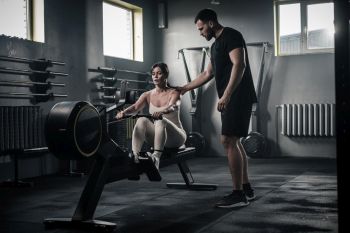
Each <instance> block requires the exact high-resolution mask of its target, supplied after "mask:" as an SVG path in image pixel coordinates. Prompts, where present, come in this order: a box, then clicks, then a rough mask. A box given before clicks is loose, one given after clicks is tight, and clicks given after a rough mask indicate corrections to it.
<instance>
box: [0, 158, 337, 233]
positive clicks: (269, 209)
mask: <svg viewBox="0 0 350 233" xmlns="http://www.w3.org/2000/svg"><path fill="white" fill-rule="evenodd" d="M249 163H250V165H249V166H250V174H251V183H252V184H253V187H254V188H255V190H256V194H257V199H256V200H255V201H253V202H251V204H250V205H249V206H247V207H244V208H240V209H218V208H214V207H213V205H214V204H215V202H216V201H217V200H219V199H220V198H221V197H222V196H223V195H226V194H227V193H229V192H230V189H231V182H230V176H229V173H228V168H227V165H226V159H225V158H198V159H193V160H190V161H188V164H189V165H190V167H191V170H192V173H193V176H194V178H195V180H196V181H197V182H202V183H215V184H218V189H217V190H215V191H190V190H177V189H169V188H167V187H166V183H167V182H176V181H181V179H182V178H181V175H180V173H179V172H178V169H177V166H176V165H172V166H168V167H164V168H161V174H162V177H163V179H162V181H161V182H150V181H148V180H147V178H146V177H145V176H143V177H142V178H141V180H140V181H129V180H122V181H119V182H114V183H111V184H107V185H106V186H105V189H104V192H103V194H102V197H101V199H100V202H99V205H98V207H97V210H96V213H95V218H96V219H99V220H104V221H109V222H113V223H116V224H117V229H116V230H115V232H123V233H150V232H157V233H169V232H179V233H187V232H188V233H195V232H196V233H197V232H198V233H199V232H200V233H219V232H220V233H225V232H227V233H233V232H238V233H251V232H252V233H253V232H254V233H264V232H267V233H279V232H280V233H288V232H313V233H315V232H338V211H337V181H336V161H335V160H332V159H297V158H293V159H292V158H285V159H250V160H249ZM30 180H31V181H33V182H34V184H35V185H34V187H32V188H1V189H0V232H1V233H3V232H4V233H17V232H21V233H22V232H31V233H32V232H33V233H36V232H37V233H41V232H49V233H51V232H52V233H66V232H70V233H71V232H94V231H93V230H87V231H86V230H85V231H81V230H71V229H49V230H48V229H45V228H44V225H43V220H44V219H45V218H48V217H71V216H72V214H73V212H74V210H75V207H76V203H77V202H78V200H79V197H80V192H81V190H82V187H83V185H84V184H85V181H86V177H83V178H79V177H65V176H47V177H39V178H35V179H30Z"/></svg>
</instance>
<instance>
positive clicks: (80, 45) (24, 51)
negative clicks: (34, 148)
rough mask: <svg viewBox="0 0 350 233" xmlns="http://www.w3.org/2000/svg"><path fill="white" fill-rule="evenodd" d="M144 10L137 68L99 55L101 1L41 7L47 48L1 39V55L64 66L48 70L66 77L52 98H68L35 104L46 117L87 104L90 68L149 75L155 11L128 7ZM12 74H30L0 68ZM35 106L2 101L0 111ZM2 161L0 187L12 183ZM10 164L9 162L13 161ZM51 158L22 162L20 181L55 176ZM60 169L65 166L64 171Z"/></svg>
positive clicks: (66, 0) (144, 4) (138, 1)
mask: <svg viewBox="0 0 350 233" xmlns="http://www.w3.org/2000/svg"><path fill="white" fill-rule="evenodd" d="M128 2H130V3H132V4H135V5H137V6H139V7H141V8H143V14H144V17H143V23H144V25H143V26H144V48H145V49H144V62H135V61H130V60H124V59H117V58H112V57H104V55H103V45H102V41H103V34H102V0H75V1H70V0H60V1H57V0H46V1H45V43H37V42H32V41H27V40H22V39H18V38H10V37H7V36H3V35H1V36H0V55H8V56H17V57H24V58H32V59H38V58H46V59H51V60H58V61H63V62H65V63H66V65H65V66H64V67H59V66H57V67H53V68H50V70H53V71H60V72H66V73H68V74H69V76H68V77H56V78H55V79H54V80H49V81H54V82H63V83H66V87H65V88H63V89H62V88H57V89H55V92H61V93H62V92H63V93H66V94H68V98H65V99H61V98H56V99H55V100H51V101H48V102H46V103H38V104H36V105H39V106H41V108H42V109H43V110H44V115H45V114H47V112H48V111H49V110H50V109H51V107H52V106H53V105H54V104H55V103H56V102H60V101H71V100H91V98H92V97H93V96H94V93H93V91H92V90H93V88H94V86H95V85H96V84H94V83H91V82H90V78H92V77H94V76H96V74H95V75H94V74H92V73H89V72H88V71H87V70H88V68H96V67H97V66H107V67H115V68H117V69H128V70H133V71H140V72H145V71H149V67H150V66H151V64H152V63H153V62H154V61H155V53H156V51H155V50H154V47H155V45H156V39H155V37H156V36H155V33H154V31H155V30H156V16H155V10H156V7H155V6H156V5H155V2H153V1H142V0H131V1H128ZM1 64H5V65H4V66H8V67H13V68H22V69H28V66H23V65H16V64H10V63H1ZM0 75H1V79H2V80H11V79H16V80H23V81H28V77H26V76H16V77H15V76H13V75H12V76H10V75H4V74H0ZM6 90H7V91H9V90H10V91H17V92H24V91H28V90H27V89H25V88H13V89H9V87H0V91H6ZM5 105H12V106H13V105H16V106H20V105H33V103H32V102H30V101H29V100H27V99H3V98H0V106H5ZM4 158H5V157H4V156H2V157H1V159H0V181H1V180H5V179H9V178H12V177H13V161H12V159H11V160H9V158H10V157H6V159H4ZM11 158H12V157H11ZM60 163H62V162H59V161H58V160H57V159H56V158H54V156H52V155H51V154H46V155H44V156H42V157H40V158H35V157H34V158H28V159H21V160H20V163H19V169H20V174H19V175H20V178H21V177H33V176H38V175H43V174H49V173H54V172H56V171H58V170H59V169H60V165H62V164H60ZM63 166H64V165H63Z"/></svg>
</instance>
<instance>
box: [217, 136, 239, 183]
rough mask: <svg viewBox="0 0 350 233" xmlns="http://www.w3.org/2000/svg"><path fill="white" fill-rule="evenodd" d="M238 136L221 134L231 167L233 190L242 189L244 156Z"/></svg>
mask: <svg viewBox="0 0 350 233" xmlns="http://www.w3.org/2000/svg"><path fill="white" fill-rule="evenodd" d="M238 140H239V138H238V137H235V136H225V135H221V143H222V145H223V146H224V148H225V151H226V154H227V159H228V166H229V168H230V172H231V177H232V182H233V183H232V185H233V190H242V182H243V165H244V163H243V156H242V154H241V153H240V151H239V149H238V147H237V141H238Z"/></svg>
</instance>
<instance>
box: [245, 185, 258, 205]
mask: <svg viewBox="0 0 350 233" xmlns="http://www.w3.org/2000/svg"><path fill="white" fill-rule="evenodd" d="M243 192H244V194H245V196H246V197H247V200H248V201H252V200H254V199H255V198H256V197H255V194H254V189H252V186H251V185H250V183H247V184H243Z"/></svg>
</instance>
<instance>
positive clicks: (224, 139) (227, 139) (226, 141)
mask: <svg viewBox="0 0 350 233" xmlns="http://www.w3.org/2000/svg"><path fill="white" fill-rule="evenodd" d="M237 141H239V137H236V136H226V135H221V144H222V145H223V146H224V147H225V148H228V147H232V146H233V147H235V146H237Z"/></svg>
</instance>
